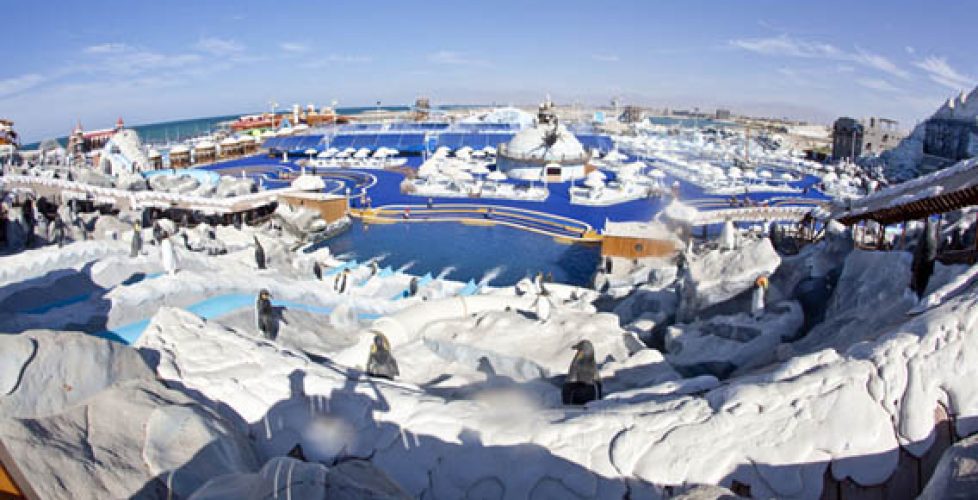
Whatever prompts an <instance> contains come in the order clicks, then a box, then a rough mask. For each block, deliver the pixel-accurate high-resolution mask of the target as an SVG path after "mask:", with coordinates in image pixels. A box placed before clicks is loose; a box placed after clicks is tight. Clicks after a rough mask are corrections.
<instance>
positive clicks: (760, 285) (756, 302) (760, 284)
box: [750, 275, 768, 319]
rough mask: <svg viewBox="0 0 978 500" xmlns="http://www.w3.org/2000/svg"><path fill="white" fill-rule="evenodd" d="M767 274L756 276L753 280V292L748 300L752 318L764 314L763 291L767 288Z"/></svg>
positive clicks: (757, 317)
mask: <svg viewBox="0 0 978 500" xmlns="http://www.w3.org/2000/svg"><path fill="white" fill-rule="evenodd" d="M767 287H768V280H767V276H763V275H761V276H758V277H757V279H756V280H755V281H754V292H753V295H751V300H750V315H751V317H753V318H754V319H759V318H760V317H761V316H764V292H765V291H766V290H767Z"/></svg>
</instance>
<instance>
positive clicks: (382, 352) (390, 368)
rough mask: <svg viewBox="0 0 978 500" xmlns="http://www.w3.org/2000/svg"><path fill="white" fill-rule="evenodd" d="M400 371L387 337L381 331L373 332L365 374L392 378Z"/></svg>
mask: <svg viewBox="0 0 978 500" xmlns="http://www.w3.org/2000/svg"><path fill="white" fill-rule="evenodd" d="M400 373H401V372H400V371H399V370H398V369H397V360H395V359H394V355H393V354H391V344H390V342H389V341H388V340H387V337H385V336H384V334H383V333H380V332H375V333H374V342H373V344H371V345H370V357H369V358H368V359H367V375H370V376H371V377H379V378H386V379H388V380H394V377H396V376H398V375H400Z"/></svg>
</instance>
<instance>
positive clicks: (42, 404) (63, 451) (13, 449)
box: [0, 331, 257, 498]
mask: <svg viewBox="0 0 978 500" xmlns="http://www.w3.org/2000/svg"><path fill="white" fill-rule="evenodd" d="M25 341H26V342H25ZM0 342H2V348H0V366H5V367H7V366H12V367H16V368H19V370H20V374H19V377H18V378H17V380H16V382H15V383H14V384H13V385H12V388H10V387H11V384H10V379H9V378H8V374H7V373H6V372H7V370H4V372H5V373H4V379H3V381H2V382H3V385H4V386H5V388H9V389H8V390H7V391H6V392H5V393H4V394H2V395H0V439H2V440H3V443H4V446H5V447H6V448H7V450H8V451H9V453H10V455H11V456H12V457H13V459H14V460H15V461H16V464H17V467H18V469H19V470H20V471H21V472H22V473H23V474H24V475H25V476H26V479H27V481H28V483H29V484H30V485H31V487H32V488H33V489H34V490H35V491H36V492H37V493H38V494H39V495H40V497H42V498H109V497H111V498H121V497H130V496H147V497H163V496H165V493H166V492H167V491H170V492H172V493H173V494H175V495H178V496H181V497H186V496H189V495H190V494H191V493H192V492H193V491H195V490H196V489H197V488H199V487H200V486H201V485H203V483H204V482H206V481H207V480H209V479H210V478H211V477H213V476H215V475H221V474H228V473H241V472H249V471H252V470H255V469H256V468H257V462H256V460H255V457H254V454H253V452H252V450H251V448H250V447H249V445H248V444H247V442H246V440H245V438H244V436H242V435H240V434H238V433H237V432H236V431H235V430H234V429H233V427H232V426H230V425H229V423H228V422H226V421H225V420H224V419H223V418H222V417H220V416H219V415H218V414H217V413H215V412H214V411H212V410H209V409H207V408H205V407H204V406H201V405H200V404H198V403H196V402H194V401H193V400H191V399H189V398H188V397H187V396H185V395H183V394H182V393H179V392H177V391H174V390H171V389H167V388H166V387H164V386H163V385H162V384H161V383H160V382H159V381H157V380H156V378H155V377H154V375H153V372H152V371H151V370H150V369H149V368H148V367H147V366H146V364H145V363H144V362H143V360H142V358H141V357H140V356H139V354H138V353H137V352H136V351H135V350H133V349H131V348H129V347H125V346H122V345H119V344H115V343H111V342H108V341H106V340H102V339H98V338H94V337H91V336H88V335H84V334H80V333H71V332H40V331H39V332H30V333H25V334H22V335H18V336H14V337H12V336H7V335H3V336H0ZM28 344H30V345H28ZM25 350H30V351H31V355H30V356H28V357H27V358H26V359H25V358H24V356H23V354H24V352H25Z"/></svg>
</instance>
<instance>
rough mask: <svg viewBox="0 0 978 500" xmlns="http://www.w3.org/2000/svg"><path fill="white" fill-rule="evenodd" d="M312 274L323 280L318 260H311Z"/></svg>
mask: <svg viewBox="0 0 978 500" xmlns="http://www.w3.org/2000/svg"><path fill="white" fill-rule="evenodd" d="M312 274H313V275H315V276H316V279H317V280H319V281H322V280H323V266H321V265H319V261H318V260H314V261H312Z"/></svg>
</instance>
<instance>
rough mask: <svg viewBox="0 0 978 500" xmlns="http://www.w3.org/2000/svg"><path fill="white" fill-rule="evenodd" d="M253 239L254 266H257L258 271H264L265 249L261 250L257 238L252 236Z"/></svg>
mask: <svg viewBox="0 0 978 500" xmlns="http://www.w3.org/2000/svg"><path fill="white" fill-rule="evenodd" d="M254 238H255V265H257V266H258V269H265V248H263V247H262V246H261V243H259V242H258V237H257V236H254Z"/></svg>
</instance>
